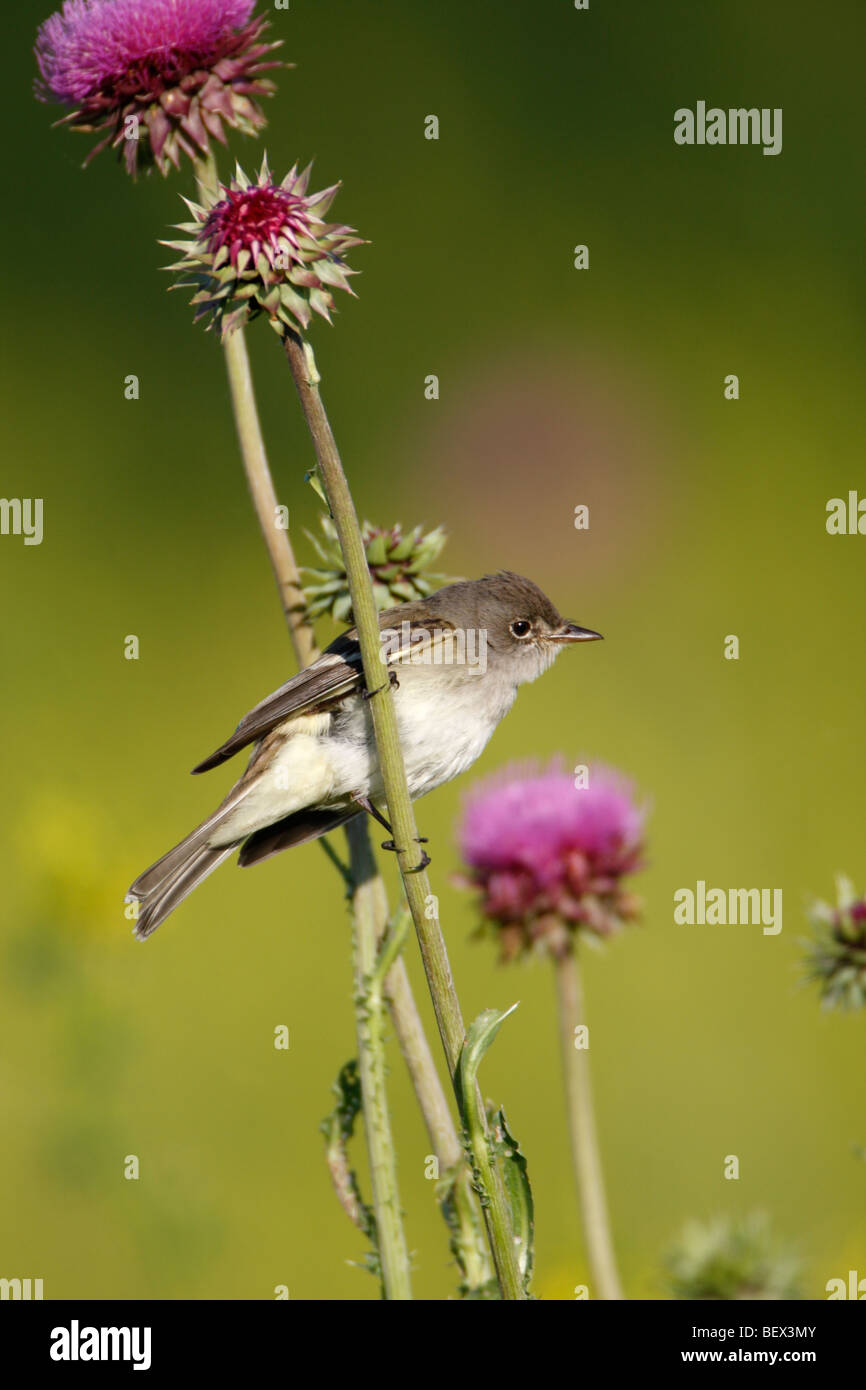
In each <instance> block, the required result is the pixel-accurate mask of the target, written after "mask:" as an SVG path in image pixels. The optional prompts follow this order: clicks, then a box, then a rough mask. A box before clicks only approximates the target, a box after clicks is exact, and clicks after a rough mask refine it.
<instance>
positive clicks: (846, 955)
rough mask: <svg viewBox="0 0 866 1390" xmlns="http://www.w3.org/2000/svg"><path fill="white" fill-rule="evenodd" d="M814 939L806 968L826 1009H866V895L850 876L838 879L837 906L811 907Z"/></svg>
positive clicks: (810, 917)
mask: <svg viewBox="0 0 866 1390" xmlns="http://www.w3.org/2000/svg"><path fill="white" fill-rule="evenodd" d="M809 921H810V923H811V927H812V940H811V941H810V942H807V943H806V944H807V948H808V950H807V957H806V967H807V975H808V978H809V979H810V980H814V981H816V982H817V984H818V986H819V988H820V990H821V999H822V1003H823V1005H824V1007H825V1008H826V1009H832V1008H838V1009H862V1008H863V1006H864V1004H866V898H864V897H862V896H860V897H858V895H857V894H856V893H855V891H854V887H853V884H852V883H851V881H850V879H847V878H845V877H844V875H842V874H840V875H839V877H838V878H837V879H836V906H835V907H831V906H830V904H829V903H824V902H815V903H813V904H812V906H811V908H810V909H809Z"/></svg>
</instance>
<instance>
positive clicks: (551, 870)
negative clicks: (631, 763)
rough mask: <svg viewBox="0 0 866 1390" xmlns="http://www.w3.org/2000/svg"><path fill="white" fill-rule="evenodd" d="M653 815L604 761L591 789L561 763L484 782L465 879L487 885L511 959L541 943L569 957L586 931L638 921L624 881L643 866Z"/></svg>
mask: <svg viewBox="0 0 866 1390" xmlns="http://www.w3.org/2000/svg"><path fill="white" fill-rule="evenodd" d="M644 818H645V810H644V808H643V807H641V806H638V805H637V804H636V802H635V799H634V793H633V790H632V788H631V786H630V784H629V783H628V781H627V780H626V779H625V778H624V777H623V776H621V775H620V774H619V773H617V772H614V771H613V770H612V769H610V768H606V767H604V766H601V765H600V764H596V765H593V766H591V767H590V769H589V781H588V785H587V786H585V787H576V786H575V779H574V778H573V777H572V776H571V774H570V773H568V772H566V771H565V769H564V767H563V765H562V762H561V761H558V760H555V761H554V762H552V763H551V764H550V766H549V767H547V768H546V769H541V768H539V767H538V766H537V765H518V766H514V767H511V768H506V769H505V770H504V772H502V773H500V774H498V775H497V776H494V777H492V778H490V779H488V780H487V781H484V782H482V783H480V784H479V785H478V786H477V787H476V788H475V789H474V790H473V791H472V792H471V793H470V794H469V796H468V797H467V799H466V803H465V808H464V814H463V818H462V821H461V824H460V828H459V832H458V839H459V844H460V848H461V852H462V855H463V858H464V860H465V861H466V864H467V866H468V869H469V873H468V875H466V876H465V877H464V879H463V880H462V882H463V883H464V885H465V886H467V887H474V888H478V889H480V890H481V894H482V897H481V910H482V913H483V915H484V917H485V918H487V919H488V921H490V922H492V923H494V924H496V926H497V928H498V935H499V937H500V942H501V947H502V955H503V959H506V960H508V959H511V958H513V957H514V956H516V955H519V954H520V953H521V952H524V951H528V950H530V949H531V948H533V947H534V946H539V947H542V948H544V949H547V950H548V951H550V952H551V953H552V954H553V955H555V956H562V955H564V954H567V953H568V951H570V950H571V949H572V945H573V940H574V936H575V934H576V932H577V931H578V930H579V929H581V928H583V929H586V930H588V931H591V932H594V933H596V934H597V935H599V936H609V935H610V934H611V933H612V932H614V931H616V930H617V929H618V928H619V927H620V926H621V925H622V924H623V923H624V922H626V921H630V920H633V919H634V918H636V917H637V915H638V911H639V903H638V901H637V899H635V898H634V897H632V896H631V895H630V894H628V893H626V892H625V891H624V889H623V887H622V879H623V878H624V876H625V875H626V874H630V873H633V872H634V871H635V870H636V869H639V868H641V867H642V853H643V828H644Z"/></svg>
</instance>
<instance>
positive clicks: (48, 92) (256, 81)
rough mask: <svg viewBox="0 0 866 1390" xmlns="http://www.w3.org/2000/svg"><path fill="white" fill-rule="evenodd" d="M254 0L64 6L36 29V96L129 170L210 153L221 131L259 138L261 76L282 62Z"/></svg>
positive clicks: (127, 0) (71, 0)
mask: <svg viewBox="0 0 866 1390" xmlns="http://www.w3.org/2000/svg"><path fill="white" fill-rule="evenodd" d="M254 5H255V0H65V3H64V5H63V9H62V10H60V11H59V12H58V13H57V14H53V15H52V16H51V17H50V19H47V20H46V21H45V23H44V24H43V25H42V26H41V28H40V29H39V33H38V35H37V38H36V59H37V62H38V64H39V71H40V73H41V79H40V80H38V81H37V84H36V95H37V96H38V97H39V99H40V100H41V101H46V102H57V103H59V104H61V105H63V106H71V107H72V108H73V109H72V111H71V112H70V113H69V115H68V116H65V117H64V118H63V120H62V122H61V124H68V125H71V126H72V128H73V130H83V131H88V132H94V133H97V134H99V135H101V136H102V138H101V139H100V141H99V143H98V144H97V145H96V146H95V147H94V149H93V150H91V152H90V154H89V155H88V157H87V160H86V161H85V163H89V162H90V160H91V159H92V158H93V157H94V155H96V154H98V153H99V151H100V150H103V149H105V148H106V146H108V145H111V146H112V147H113V148H114V149H119V148H120V147H122V148H123V160H124V163H125V164H126V168H127V170H128V172H129V173H130V174H132V175H135V174H136V172H137V170H138V166H139V163H141V164H142V165H145V166H147V165H150V164H156V166H157V168H158V169H159V171H160V173H161V174H166V173H167V172H168V169H169V166H170V165H171V164H173V165H175V167H179V165H180V156H181V155H182V154H185V155H186V156H187V157H188V158H190V159H196V158H199V157H201V156H202V155H206V154H207V153H208V151H209V148H210V137H213V138H214V139H216V140H219V141H220V142H221V143H222V144H225V133H224V130H223V126H224V125H227V126H230V127H231V128H233V129H235V130H240V131H241V132H242V133H243V134H244V135H255V134H256V133H257V132H258V131H259V130H261V128H262V126H263V125H264V124H265V117H264V115H263V113H262V111H261V109H260V107H259V105H258V103H257V100H256V99H257V98H258V97H263V96H270V95H271V94H272V92H273V91H274V84H273V83H272V82H270V81H268V80H267V79H263V78H262V76H261V74H262V73H263V72H265V71H266V70H267V69H269V68H274V67H279V66H281V65H280V63H279V62H278V61H277V60H276V59H273V58H271V57H270V56H269V55H270V54H271V53H272V52H273V50H274V49H275V48H278V47H279V44H278V43H263V42H261V38H262V34H263V31H264V30H265V29H266V28H267V21H266V20H265V19H264V18H263V17H260V16H255V17H251V16H252V10H253V7H254Z"/></svg>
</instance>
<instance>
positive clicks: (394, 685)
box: [361, 671, 400, 700]
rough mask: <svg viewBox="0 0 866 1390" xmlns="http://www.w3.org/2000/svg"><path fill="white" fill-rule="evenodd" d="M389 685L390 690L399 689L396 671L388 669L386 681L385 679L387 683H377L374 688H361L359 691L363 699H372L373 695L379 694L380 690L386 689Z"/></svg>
mask: <svg viewBox="0 0 866 1390" xmlns="http://www.w3.org/2000/svg"><path fill="white" fill-rule="evenodd" d="M389 685H390V687H391V689H392V690H399V689H400V682H399V681H398V679H397V672H396V671H389V672H388V681H387V684H386V685H377V686H376V689H375V690H362V691H361V695H362V698H363V699H365V700H372V698H373V696H374V695H379V694H381V692H382V691H383V690H387V689H388V686H389Z"/></svg>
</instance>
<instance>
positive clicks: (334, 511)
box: [285, 333, 525, 1299]
mask: <svg viewBox="0 0 866 1390" xmlns="http://www.w3.org/2000/svg"><path fill="white" fill-rule="evenodd" d="M285 349H286V356H287V357H288V361H289V366H290V368H291V372H292V377H293V379H294V382H295V386H296V388H297V392H298V396H299V398H300V401H301V406H302V408H303V411H304V416H305V418H306V421H307V426H308V428H309V431H310V435H311V437H312V440H313V446H314V448H315V451H316V458H317V459H318V463H319V470H320V473H321V476H322V482H323V485H324V488H325V492H326V494H327V497H328V503H329V506H330V509H331V515H332V516H333V519H334V525H335V527H336V530H337V536H338V539H339V542H340V548H341V550H342V553H343V561H344V564H345V566H346V575H347V579H348V584H349V594H350V597H351V602H352V612H353V615H354V619H355V625H356V628H357V632H358V642H359V645H360V649H361V658H362V661H363V667H364V678H365V681H366V684H367V688H368V690H369V691H371V692H375V693H372V694H371V696H370V701H369V703H370V710H371V716H372V720H373V732H374V735H375V739H376V750H377V753H378V758H379V766H380V768H381V770H382V778H383V782H384V787H385V799H386V802H387V806H388V814H389V818H390V821H391V825H392V827H393V832H394V843H395V845H396V847H397V860H398V864H399V867H400V872H401V874H402V876H403V884H404V887H405V890H406V898H407V901H408V903H409V909H410V911H411V913H412V920H413V921H414V923H415V931H416V934H417V937H418V943H419V946H420V949H421V958H422V961H423V963H424V970H425V973H426V975H427V982H428V985H429V988H430V994H431V997H432V1000H433V1008H434V1011H435V1014H436V1022H437V1024H438V1026H439V1033H440V1036H441V1038H442V1044H443V1047H444V1049H445V1056H446V1060H447V1062H448V1071H449V1073H450V1075H451V1078H452V1082H453V1081H454V1080H455V1077H456V1072H457V1064H458V1061H459V1058H460V1051H461V1048H462V1046H463V1041H464V1038H465V1028H464V1025H463V1017H462V1014H461V1012H460V1004H459V1002H458V999H457V992H456V990H455V988H454V981H453V978H452V976H451V967H450V964H449V962H448V953H447V951H446V949H445V940H444V937H443V935H442V928H441V927H440V925H439V920H438V916H437V900H436V899H435V898H434V896H433V894H432V893H431V891H430V880H429V878H428V877H427V874H426V872H425V871H424V869H423V868H422V864H423V857H422V854H421V849H420V846H419V844H418V832H417V827H416V825H415V815H414V812H413V810H412V802H411V800H410V797H409V789H408V786H407V783H406V770H405V767H404V763H403V750H402V748H401V746H400V740H399V736H398V732H397V717H396V713H395V710H394V704H393V700H392V698H391V688H390V685H389V682H388V680H387V673H386V671H385V668H384V667H383V665H382V662H381V660H380V653H381V646H380V638H379V619H378V615H377V612H376V605H375V602H374V599H373V588H372V583H371V580H370V572H369V569H368V567H367V557H366V554H365V551H364V544H363V541H362V539H361V531H360V527H359V525H358V517H357V514H356V512H355V504H354V502H353V500H352V495H351V493H350V491H349V485H348V482H347V481H346V475H345V473H344V471H343V465H342V463H341V461H340V455H339V452H338V450H337V445H336V442H335V440H334V436H333V433H332V431H331V426H330V423H329V421H328V417H327V415H326V414H325V409H324V406H323V405H322V399H321V396H320V394H319V388H318V382H319V374H318V372H317V370H316V365H315V359H314V357H313V353H312V349H311V348H310V346H309V344H308V343H304V342H302V341H301V339H300V338H298V337H297V336H296V335H294V334H291V333H290V334H288V335H287V336H286V339H285ZM383 677H384V679H383ZM486 1197H487V1201H486V1203H485V1205H484V1216H485V1222H486V1224H487V1230H488V1239H489V1241H490V1246H491V1252H492V1254H493V1259H494V1263H495V1265H496V1275H497V1279H498V1280H499V1286H500V1290H501V1292H502V1296H503V1298H507V1299H521V1298H524V1297H525V1293H524V1290H523V1286H522V1282H521V1279H520V1275H519V1271H518V1267H517V1258H516V1252H515V1247H514V1239H513V1235H512V1231H511V1219H510V1212H509V1209H508V1203H507V1199H506V1196H505V1191H504V1189H503V1186H502V1182H501V1180H500V1178H499V1174H498V1173H496V1172H494V1174H493V1182H492V1184H491V1188H490V1190H489V1191H488V1192H487V1193H486Z"/></svg>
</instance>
